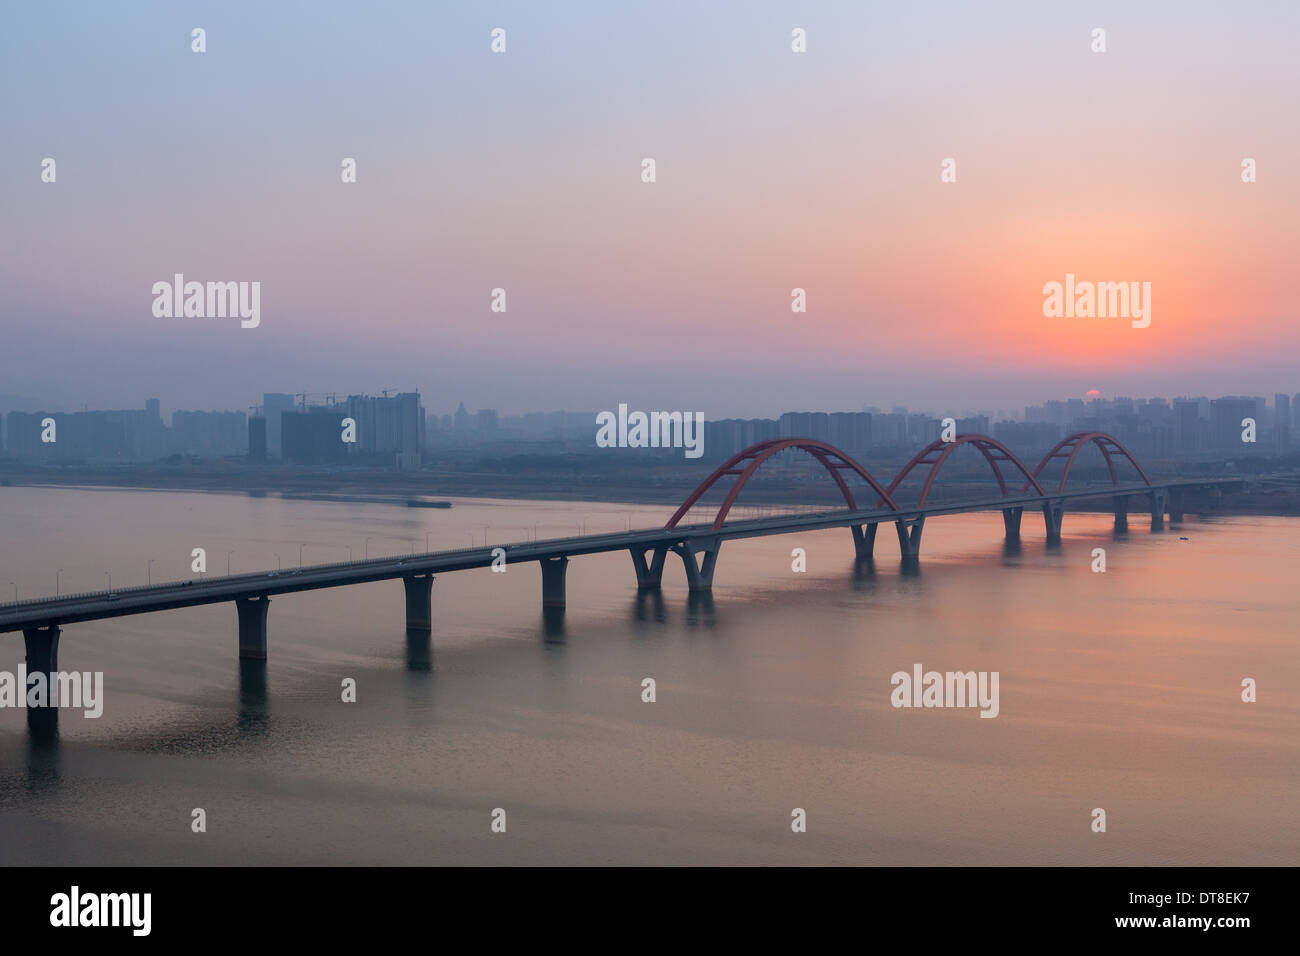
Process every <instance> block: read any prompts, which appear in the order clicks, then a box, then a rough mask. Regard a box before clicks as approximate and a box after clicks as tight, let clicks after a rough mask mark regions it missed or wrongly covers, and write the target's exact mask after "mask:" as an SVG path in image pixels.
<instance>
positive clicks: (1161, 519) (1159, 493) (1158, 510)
mask: <svg viewBox="0 0 1300 956" xmlns="http://www.w3.org/2000/svg"><path fill="white" fill-rule="evenodd" d="M1147 497H1149V498H1150V499H1151V530H1152V531H1163V530H1165V503H1166V502H1167V501H1168V499H1169V493H1168V492H1167V491H1165V489H1163V488H1159V489H1157V490H1155V491H1153V492H1151V494H1150V495H1148V496H1147Z"/></svg>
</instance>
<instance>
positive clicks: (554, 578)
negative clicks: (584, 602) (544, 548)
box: [538, 555, 569, 608]
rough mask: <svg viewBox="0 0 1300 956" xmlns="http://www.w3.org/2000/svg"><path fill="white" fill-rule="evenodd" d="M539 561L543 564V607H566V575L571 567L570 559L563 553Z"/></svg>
mask: <svg viewBox="0 0 1300 956" xmlns="http://www.w3.org/2000/svg"><path fill="white" fill-rule="evenodd" d="M538 563H539V564H540V565H541V566H542V607H544V608H545V607H564V605H565V596H564V575H565V573H566V572H567V571H568V569H569V559H568V558H566V557H564V556H563V555H561V556H560V557H558V558H543V559H542V560H541V561H539V562H538Z"/></svg>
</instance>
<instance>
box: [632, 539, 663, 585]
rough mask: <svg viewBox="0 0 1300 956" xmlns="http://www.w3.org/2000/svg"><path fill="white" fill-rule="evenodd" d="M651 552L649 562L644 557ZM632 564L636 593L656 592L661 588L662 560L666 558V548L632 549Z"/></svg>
mask: <svg viewBox="0 0 1300 956" xmlns="http://www.w3.org/2000/svg"><path fill="white" fill-rule="evenodd" d="M651 552H653V554H654V557H653V558H651V559H650V560H649V561H647V560H646V555H647V554H650V553H651ZM630 554H631V555H632V564H633V566H634V567H635V568H636V587H637V590H638V591H657V590H659V589H660V588H661V587H662V586H663V580H664V559H665V558H666V557H667V556H668V548H667V546H663V547H655V548H632V549H630Z"/></svg>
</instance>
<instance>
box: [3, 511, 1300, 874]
mask: <svg viewBox="0 0 1300 956" xmlns="http://www.w3.org/2000/svg"><path fill="white" fill-rule="evenodd" d="M669 511H670V509H659V508H651V507H638V506H630V505H610V504H590V503H568V502H563V503H557V502H506V501H484V500H462V499H457V500H456V501H455V507H454V508H452V509H451V510H449V511H441V510H438V511H435V510H425V509H406V508H401V507H392V506H387V505H378V504H339V503H326V502H310V501H286V500H281V499H278V498H274V497H271V498H248V497H243V496H237V495H216V494H202V493H173V492H131V491H109V490H103V491H100V490H79V489H42V488H0V588H3V589H4V590H3V591H0V600H10V599H12V596H13V590H14V586H15V585H16V586H17V589H18V594H19V597H24V598H25V597H36V596H40V595H43V594H51V593H53V592H54V589H55V584H56V578H57V579H58V583H59V587H60V588H61V590H62V591H64V592H69V591H82V590H94V589H98V588H102V587H104V586H105V585H106V583H107V576H106V572H107V574H111V576H112V582H113V585H114V586H118V587H121V586H128V585H132V584H143V583H145V579H146V576H147V575H148V574H149V573H152V576H153V579H154V580H155V581H158V580H163V579H169V578H170V579H179V578H184V577H186V576H188V575H189V564H190V558H189V555H190V551H191V549H192V548H195V547H203V548H205V549H206V551H207V557H208V567H209V570H210V571H211V572H213V573H224V572H225V568H226V562H227V552H233V554H230V555H229V559H230V563H231V567H232V570H234V571H235V572H248V571H253V570H258V569H266V568H274V567H275V566H276V556H277V555H278V556H279V560H280V563H281V565H282V566H283V567H285V568H290V567H296V566H297V564H298V560H299V546H300V545H302V552H303V558H304V560H305V561H306V563H319V562H325V561H338V560H346V558H347V557H348V552H347V548H348V547H351V548H352V552H353V555H354V556H355V557H357V558H360V557H362V555H363V553H364V552H365V550H366V549H367V548H368V549H369V553H370V555H371V556H372V557H374V556H378V555H380V554H384V553H398V552H409V551H410V550H411V548H412V547H415V548H416V549H417V550H423V549H424V545H425V536H426V534H427V535H428V540H429V545H430V546H431V547H433V548H435V549H436V548H440V547H464V546H468V545H469V544H470V543H471V540H474V541H477V542H482V541H483V540H484V537H485V535H486V538H487V540H488V541H489V543H499V542H507V541H516V540H522V539H524V538H525V537H527V536H531V535H532V534H533V533H534V523H536V532H537V534H538V535H539V536H540V537H554V536H561V535H568V534H576V533H578V531H579V530H580V528H581V527H585V530H586V531H587V532H589V533H596V532H601V531H613V530H618V529H622V528H624V527H626V526H627V524H628V522H629V521H631V523H632V525H633V526H634V527H644V526H652V525H655V524H660V523H662V522H663V520H664V519H665V518H666V517H667V515H668V514H669ZM1130 520H1131V527H1132V531H1131V532H1130V533H1129V534H1128V535H1126V536H1122V537H1118V538H1117V537H1115V536H1114V535H1113V534H1112V531H1111V521H1110V518H1109V517H1108V516H1104V515H1084V514H1068V513H1067V516H1066V521H1065V535H1066V536H1065V540H1064V542H1063V544H1062V546H1061V547H1060V548H1059V549H1050V550H1049V549H1048V548H1047V547H1046V546H1045V544H1044V543H1043V536H1042V519H1041V518H1039V517H1038V516H1036V515H1029V514H1027V515H1026V516H1025V526H1024V527H1025V538H1024V542H1023V545H1022V547H1021V549H1020V551H1019V553H1007V551H1006V549H1005V548H1004V545H1003V542H1002V521H1001V516H1000V515H998V514H987V515H964V516H954V517H947V518H940V519H934V520H932V521H931V522H930V523H929V524H927V526H926V529H925V537H924V543H923V546H922V556H923V558H922V564H921V568H920V573H919V574H917V575H908V574H904V573H902V569H901V568H900V566H899V562H898V551H897V542H896V541H895V540H894V536H893V530H892V528H889V527H888V526H883V527H882V531H881V535H880V540H879V542H878V544H877V551H878V558H877V560H876V562H875V565H874V567H869V568H855V567H854V563H853V560H852V554H853V549H852V543H851V540H850V537H849V532H848V531H847V530H838V531H827V532H817V533H808V534H797V535H788V536H783V537H776V538H766V539H755V540H749V541H740V542H729V543H727V544H726V545H725V546H724V547H723V549H722V553H721V558H720V561H719V567H718V572H717V578H716V580H715V589H714V595H713V598H712V600H711V601H707V600H705V601H692V600H690V599H689V598H688V595H687V591H686V585H685V575H684V574H683V572H682V568H681V563H680V561H679V560H677V559H676V558H674V557H672V556H670V558H669V560H670V564H669V565H668V567H667V570H666V572H665V575H664V590H663V594H662V598H661V599H655V598H651V597H642V598H638V597H637V595H636V588H635V577H634V574H633V569H632V562H631V560H630V558H629V557H628V556H627V555H626V554H611V555H595V556H590V557H583V558H576V559H574V560H573V561H572V562H571V563H570V565H569V572H568V600H569V606H568V610H567V613H566V614H565V615H564V617H563V620H562V621H561V622H558V623H557V622H555V621H547V620H545V619H544V618H543V615H542V611H541V575H540V572H539V571H538V568H537V565H535V564H527V565H520V566H517V567H515V566H512V567H510V568H509V570H508V571H507V572H506V573H505V574H493V573H491V572H490V571H487V570H476V571H463V572H457V573H455V574H446V575H441V576H439V577H438V578H437V580H436V582H435V584H434V590H433V608H434V619H435V625H434V632H433V635H432V641H431V643H428V642H424V641H421V640H418V639H416V640H411V639H408V637H407V635H406V633H405V624H404V605H403V596H402V586H401V584H400V583H399V582H380V583H376V584H366V585H358V586H354V587H348V588H337V589H333V590H326V591H315V592H307V593H303V594H295V595H284V596H280V597H275V598H274V599H273V601H272V605H271V608H270V616H269V634H270V638H269V646H270V650H269V654H270V661H269V663H268V664H267V666H266V667H265V669H263V670H259V669H257V668H252V669H249V668H245V669H243V671H242V673H241V668H240V666H239V663H238V661H237V658H236V618H235V609H234V607H233V605H230V604H224V605H213V606H209V607H199V608H189V609H182V610H175V611H167V612H162V613H157V614H150V615H143V616H137V617H128V618H121V619H117V620H110V621H97V622H87V623H82V624H72V625H69V626H67V627H66V628H65V629H64V632H63V637H62V641H61V644H60V657H59V663H60V666H61V668H62V669H64V670H72V669H75V670H81V671H102V672H103V673H104V679H105V683H106V703H105V708H104V715H103V717H101V718H100V719H98V720H90V719H86V718H84V717H82V716H81V714H80V712H72V711H65V712H63V713H62V714H61V716H60V727H59V737H58V740H57V742H56V743H54V744H51V745H34V744H32V743H30V742H29V738H28V736H27V732H26V724H25V715H24V713H23V712H22V711H19V710H8V709H6V710H0V863H4V864H23V863H60V864H91V863H99V864H114V863H128V864H133V863H166V864H214V863H215V864H235V863H254V864H282V863H307V864H312V863H320V864H328V863H342V864H426V863H526V864H531V863H547V862H555V863H628V864H631V863H649V864H659V863H688V864H689V863H724V864H736V863H782V864H784V863H861V864H909V863H919V864H933V863H938V864H943V863H954V864H1029V863H1045V864H1058V863H1069V864H1098V865H1107V864H1256V863H1263V864H1289V865H1295V864H1297V863H1300V827H1298V826H1297V825H1296V810H1297V807H1300V735H1298V733H1297V732H1298V731H1300V693H1298V692H1297V687H1300V654H1297V621H1296V617H1297V615H1296V610H1297V601H1298V600H1300V598H1298V595H1297V591H1298V586H1297V582H1298V581H1300V519H1288V518H1227V519H1218V520H1214V521H1198V520H1196V519H1189V520H1188V521H1187V522H1186V523H1185V525H1184V526H1183V527H1182V529H1179V530H1173V531H1167V532H1165V533H1163V534H1151V533H1149V532H1148V531H1147V530H1146V525H1145V523H1144V522H1143V521H1142V520H1140V518H1139V517H1138V516H1136V515H1134V516H1133V517H1132V518H1131V519H1130ZM1180 536H1186V537H1187V538H1188V540H1186V541H1182V540H1180ZM367 537H368V538H369V540H368V542H367V540H366V539H367ZM795 547H801V548H804V549H805V550H806V552H807V562H808V571H807V573H806V574H795V573H792V572H791V549H792V548H795ZM1096 547H1104V548H1105V549H1106V552H1107V562H1108V570H1107V572H1106V573H1105V574H1096V573H1093V572H1092V571H1091V570H1090V565H1091V563H1092V553H1091V552H1092V549H1093V548H1096ZM150 559H152V560H153V564H152V569H151V571H150V567H149V561H150ZM60 569H62V570H61V573H60ZM11 582H12V583H11ZM22 659H23V642H22V636H21V634H6V635H0V670H9V671H15V670H17V667H18V665H19V664H20V662H21V661H22ZM915 663H921V664H923V665H924V667H925V668H926V669H927V670H929V669H935V670H941V671H946V670H963V671H965V670H988V671H993V670H996V671H998V672H1000V675H1001V685H1000V690H1001V701H1000V704H1001V714H1000V716H998V717H997V718H996V719H992V720H990V719H980V718H979V717H978V714H977V711H975V710H958V709H947V710H895V709H894V708H892V707H891V706H890V704H889V694H890V690H891V687H890V683H889V678H890V675H891V674H892V673H893V672H895V671H897V670H909V671H910V669H911V667H912V665H913V664H915ZM348 677H351V678H354V679H355V680H356V682H357V688H358V702H357V703H355V704H344V703H342V702H341V701H340V683H341V681H342V680H343V679H344V678H348ZM645 677H653V678H654V679H655V680H656V682H657V691H658V700H657V701H656V702H655V703H653V704H647V703H643V702H642V701H641V681H642V679H643V678H645ZM1243 677H1253V678H1255V679H1256V680H1257V681H1258V684H1259V701H1258V702H1257V703H1254V704H1245V703H1242V702H1241V700H1240V693H1241V681H1242V678H1243ZM195 807H202V808H204V809H205V810H206V812H207V832H206V833H202V834H195V833H192V832H191V830H190V820H191V811H192V809H193V808H195ZM496 807H501V808H504V809H505V810H506V812H507V821H508V831H507V833H506V834H504V835H501V834H493V833H491V832H490V830H489V824H490V819H491V813H492V810H493V809H494V808H496ZM794 807H802V808H804V809H805V810H806V811H807V815H808V832H807V833H805V834H795V833H792V832H791V830H790V813H791V809H792V808H794ZM1094 807H1103V808H1105V810H1106V811H1107V814H1108V824H1109V825H1108V832H1107V833H1105V834H1094V833H1092V832H1091V831H1090V829H1089V823H1090V812H1091V810H1092V808H1094Z"/></svg>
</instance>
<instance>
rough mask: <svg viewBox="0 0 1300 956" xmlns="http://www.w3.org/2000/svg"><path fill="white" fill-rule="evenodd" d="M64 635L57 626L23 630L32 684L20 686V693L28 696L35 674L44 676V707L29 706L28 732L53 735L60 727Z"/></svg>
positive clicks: (28, 674)
mask: <svg viewBox="0 0 1300 956" xmlns="http://www.w3.org/2000/svg"><path fill="white" fill-rule="evenodd" d="M62 633H63V632H62V630H61V629H60V628H59V626H58V625H57V624H48V625H45V626H44V627H27V628H23V643H24V644H26V645H27V679H28V681H29V683H28V685H27V686H26V687H19V688H18V689H17V690H18V693H20V694H23V695H24V696H26V694H27V691H28V690H29V689H30V687H31V684H30V681H31V677H32V675H33V674H44V675H45V706H43V707H32V706H28V707H27V729H28V731H30V732H32V733H34V734H37V735H45V734H49V733H52V732H54V731H55V730H56V729H57V728H58V725H59V709H58V704H59V681H58V671H59V635H60V634H62Z"/></svg>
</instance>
